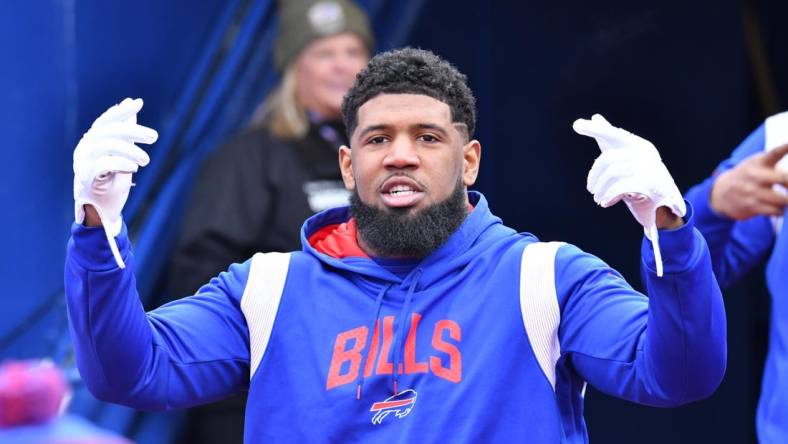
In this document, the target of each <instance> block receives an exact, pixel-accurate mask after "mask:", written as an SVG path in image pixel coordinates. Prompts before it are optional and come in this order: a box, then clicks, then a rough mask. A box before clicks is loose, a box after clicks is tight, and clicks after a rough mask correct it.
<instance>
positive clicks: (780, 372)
mask: <svg viewBox="0 0 788 444" xmlns="http://www.w3.org/2000/svg"><path fill="white" fill-rule="evenodd" d="M765 145H766V130H765V126H764V125H761V126H760V127H759V128H758V129H756V130H755V131H753V132H752V134H750V135H749V136H748V137H747V138H746V139H745V140H744V141H743V142H742V143H741V145H739V146H738V147H737V148H736V149H735V150H734V151H733V153H732V154H731V157H730V158H728V159H726V160H725V161H723V162H722V163H721V164H720V165H719V166H718V167H717V170H716V171H715V174H714V175H712V177H710V178H708V179H706V180H705V181H704V182H702V183H701V184H699V185H696V186H695V187H693V188H692V189H691V190H690V191H688V192H687V196H686V197H687V200H689V201H690V202H691V203H692V205H693V206H694V207H695V208H696V209H697V213H696V214H697V217H696V223H697V226H698V229H699V230H700V231H701V232H702V233H703V235H704V236H705V238H706V240H707V242H708V243H709V250H710V251H711V257H712V263H713V266H714V272H715V274H716V275H717V278H718V279H719V281H720V285H721V286H722V287H723V288H725V287H727V286H729V285H732V284H733V283H734V282H736V280H738V279H739V278H740V277H742V276H743V275H744V274H746V273H747V272H748V271H750V270H752V269H753V268H754V267H755V266H757V265H759V264H761V263H763V262H766V285H767V287H768V289H769V292H770V293H771V296H772V312H771V322H770V326H769V351H768V353H767V355H766V365H765V367H764V371H763V382H762V384H761V398H760V400H759V401H758V412H757V418H756V429H757V431H758V441H759V442H761V443H768V444H770V443H781V444H782V443H786V442H788V380H786V378H788V233H786V230H788V223H782V225H781V227H780V228H779V230H780V231H779V232H778V231H777V229H778V228H776V227H779V226H780V225H779V224H777V223H775V222H776V221H775V220H773V219H772V218H770V217H768V216H756V217H753V218H751V219H747V220H744V221H734V220H732V219H728V218H727V217H723V216H721V215H719V214H717V213H715V212H714V210H713V209H712V208H711V207H710V206H709V196H710V195H711V189H712V187H713V185H714V181H715V180H716V178H717V176H718V175H719V174H720V173H722V172H723V171H727V170H729V169H731V168H733V167H735V166H736V165H738V164H739V162H741V161H742V160H744V159H746V158H747V157H750V156H752V155H753V154H758V153H761V152H763V151H764V149H765ZM783 218H784V216H783Z"/></svg>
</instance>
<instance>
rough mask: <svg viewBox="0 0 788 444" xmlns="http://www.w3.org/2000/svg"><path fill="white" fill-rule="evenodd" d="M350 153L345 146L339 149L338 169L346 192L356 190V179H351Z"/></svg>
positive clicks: (351, 163) (351, 164)
mask: <svg viewBox="0 0 788 444" xmlns="http://www.w3.org/2000/svg"><path fill="white" fill-rule="evenodd" d="M351 154H352V151H351V150H350V148H348V147H347V146H345V145H342V146H341V147H339V169H340V171H342V182H344V183H345V188H346V189H347V190H348V191H353V190H354V189H355V188H356V179H355V178H354V177H353V157H352V156H351Z"/></svg>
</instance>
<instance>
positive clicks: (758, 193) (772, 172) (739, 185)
mask: <svg viewBox="0 0 788 444" xmlns="http://www.w3.org/2000/svg"><path fill="white" fill-rule="evenodd" d="M785 155H788V144H786V145H783V146H781V147H779V148H775V149H773V150H770V151H764V152H761V153H758V154H754V155H752V156H750V157H748V158H746V159H744V160H743V161H741V162H740V163H739V164H738V165H736V166H735V167H733V168H731V169H730V170H727V171H725V172H723V173H721V174H720V175H719V176H717V178H716V179H715V180H714V185H712V188H711V195H710V196H709V205H710V206H711V208H712V209H713V210H714V211H716V212H717V213H718V214H721V215H723V216H725V217H728V218H730V219H734V220H744V219H749V218H751V217H753V216H758V215H766V216H782V215H783V213H785V208H786V206H788V195H786V194H785V193H784V192H783V191H782V190H780V189H778V188H777V187H775V186H776V185H777V186H782V187H788V171H786V170H781V169H779V168H777V166H776V165H777V163H778V162H779V161H780V159H782V158H783V157H784V156H785Z"/></svg>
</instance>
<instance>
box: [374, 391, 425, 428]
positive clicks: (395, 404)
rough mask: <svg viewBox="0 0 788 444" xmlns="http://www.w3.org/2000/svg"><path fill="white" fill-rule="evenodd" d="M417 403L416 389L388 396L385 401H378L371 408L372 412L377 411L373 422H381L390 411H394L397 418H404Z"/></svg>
mask: <svg viewBox="0 0 788 444" xmlns="http://www.w3.org/2000/svg"><path fill="white" fill-rule="evenodd" d="M415 404H416V390H412V389H408V390H405V391H402V392H400V393H397V394H396V395H394V396H391V397H389V398H386V400H385V401H380V402H376V403H374V404H372V407H371V408H370V409H369V411H370V412H375V415H374V416H373V417H372V424H380V423H381V422H383V419H384V418H385V417H386V416H388V415H389V413H394V416H396V417H397V418H403V417H405V416H407V415H408V413H410V411H411V410H413V406H414V405H415Z"/></svg>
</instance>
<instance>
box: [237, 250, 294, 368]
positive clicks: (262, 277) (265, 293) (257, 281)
mask: <svg viewBox="0 0 788 444" xmlns="http://www.w3.org/2000/svg"><path fill="white" fill-rule="evenodd" d="M289 267H290V253H257V254H255V255H254V256H253V257H252V264H251V266H250V269H249V279H248V280H247V281H246V288H245V289H244V294H243V296H242V297H241V311H242V312H243V314H244V317H245V318H246V326H247V327H248V328H249V380H251V379H252V378H253V377H254V373H255V371H257V367H258V366H259V365H260V361H261V360H262V359H263V354H264V353H265V349H266V347H268V340H269V339H270V338H271V331H272V330H273V328H274V319H276V312H277V311H278V310H279V301H280V300H281V299H282V292H283V291H284V288H285V280H286V279H287V269H288V268H289Z"/></svg>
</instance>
